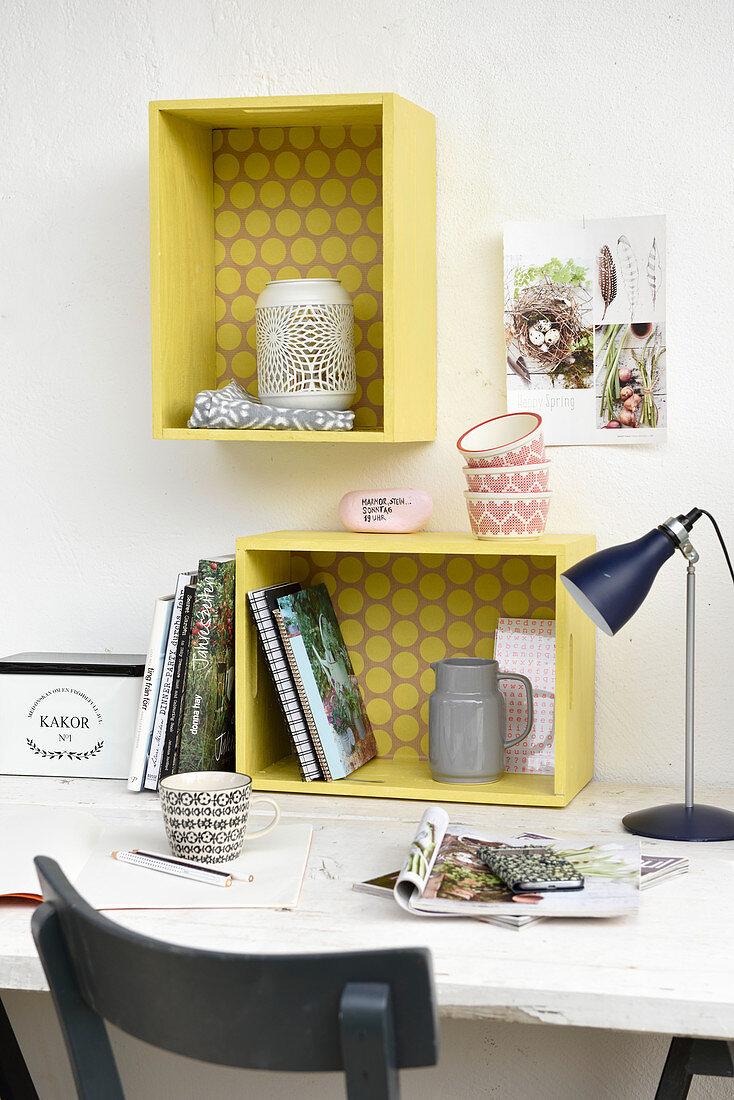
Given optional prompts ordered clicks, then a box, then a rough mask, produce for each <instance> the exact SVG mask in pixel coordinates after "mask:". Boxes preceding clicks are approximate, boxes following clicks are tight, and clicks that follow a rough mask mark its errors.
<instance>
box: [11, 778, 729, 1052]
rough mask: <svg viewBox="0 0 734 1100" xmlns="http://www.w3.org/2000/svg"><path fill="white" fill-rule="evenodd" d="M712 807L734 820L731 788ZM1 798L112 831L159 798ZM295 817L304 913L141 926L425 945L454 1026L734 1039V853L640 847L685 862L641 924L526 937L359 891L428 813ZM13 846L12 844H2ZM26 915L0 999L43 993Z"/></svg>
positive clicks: (647, 794) (45, 786)
mask: <svg viewBox="0 0 734 1100" xmlns="http://www.w3.org/2000/svg"><path fill="white" fill-rule="evenodd" d="M678 797H679V792H678V791H674V790H662V789H660V788H657V789H655V788H642V787H637V788H625V787H623V786H618V785H614V784H601V783H594V784H592V785H591V786H589V787H587V788H586V790H585V791H582V793H581V794H580V795H579V796H578V797H577V798H576V799H575V801H574V802H573V803H572V804H571V805H570V806H569V807H567V808H566V809H564V810H550V809H547V810H540V809H535V810H527V809H523V808H517V807H508V808H500V807H477V806H468V805H457V806H454V807H451V808H450V813H451V818H452V821H454V822H459V821H461V822H466V823H471V824H477V825H478V824H483V825H490V826H492V827H496V828H498V829H501V830H502V831H503V832H504V831H506V830H507V831H516V832H519V831H521V830H523V829H534V830H538V831H552V830H554V829H555V830H557V831H573V832H576V831H578V832H584V831H586V832H590V833H607V832H608V833H609V834H611V835H613V834H618V833H619V832H621V831H622V826H621V824H620V819H621V817H622V815H623V813H625V812H627V811H629V810H632V809H636V808H641V807H643V806H647V805H654V804H656V803H659V802H666V801H675V800H677V798H678ZM701 800H702V801H709V802H712V803H713V804H716V805H722V806H727V807H730V808H734V791H718V792H708V794H707V796H706V798H702V799H701ZM0 801H1V802H4V803H8V802H10V803H12V802H18V803H33V802H35V803H38V804H40V805H45V806H49V805H50V806H80V807H82V808H84V809H85V810H88V811H90V812H92V813H94V814H95V815H98V816H99V817H100V818H101V819H103V820H104V821H105V822H106V823H114V822H115V821H120V822H123V821H131V820H133V819H134V820H136V821H144V820H146V819H147V818H148V817H150V816H151V815H157V814H158V813H159V812H160V811H159V807H158V796H157V795H153V794H130V793H128V792H127V790H126V789H125V785H124V783H122V782H119V783H118V782H111V781H107V780H58V779H45V780H44V779H29V778H17V777H2V778H0ZM278 802H279V803H280V805H281V807H282V810H283V816H284V818H286V819H288V818H290V819H294V820H297V819H305V820H308V821H310V822H311V823H312V824H313V826H314V842H313V847H312V849H311V856H310V860H309V867H308V871H307V876H306V881H305V883H304V888H303V893H302V896H301V902H300V905H299V907H298V909H295V910H292V911H285V910H283V911H271V910H264V911H262V910H261V911H257V910H252V911H246V910H245V911H242V910H240V911H221V912H218V911H212V910H206V911H191V910H186V911H178V912H171V911H168V912H165V913H161V912H155V911H134V912H124V913H119V914H115V919H119V920H120V922H121V923H123V924H125V925H126V926H128V927H130V928H134V929H136V930H138V931H140V932H145V933H148V934H150V935H153V936H158V937H160V938H162V939H167V940H169V941H171V942H176V943H180V944H188V945H191V946H195V947H202V948H217V949H222V948H226V949H230V950H232V951H248V952H249V951H282V952H290V951H294V952H295V951H304V950H306V951H330V950H339V949H347V948H367V947H370V946H380V947H397V946H402V945H425V946H427V947H428V948H430V950H431V952H432V954H433V960H434V967H435V975H436V984H437V992H438V1001H439V1008H440V1012H441V1014H442V1015H443V1016H448V1017H455V1018H466V1019H471V1018H473V1019H477V1018H484V1019H493V1020H503V1021H514V1022H532V1023H550V1024H564V1025H569V1026H572V1027H597V1028H609V1029H617V1030H620V1031H635V1032H650V1033H662V1034H680V1035H690V1036H702V1037H710V1038H724V1039H731V1038H732V1037H734V946H733V945H732V938H731V933H730V926H731V920H732V913H733V912H734V873H733V872H734V843H733V844H718V845H706V844H690V845H685V844H669V843H667V842H666V843H663V842H655V841H643V845H644V846H645V847H646V848H647V850H650V851H652V850H658V851H666V852H671V851H672V852H675V853H678V854H685V855H687V856H688V857H689V859H690V861H691V870H690V872H689V873H688V874H687V875H683V876H681V877H679V878H676V879H673V880H671V881H670V882H667V883H663V884H662V885H659V886H655V887H653V888H652V889H651V890H650V891H649V892H646V893H645V894H643V895H642V897H641V899H640V900H641V908H640V913H639V915H638V916H636V917H632V918H625V919H622V918H619V919H614V920H585V921H571V920H554V921H544V922H542V923H540V924H537V925H535V926H531V927H528V928H525V929H523V930H520V931H512V930H508V929H504V928H498V927H494V926H492V925H486V924H480V923H478V922H475V921H472V920H470V919H461V920H448V919H429V918H418V917H413V916H410V915H409V914H407V913H404V912H403V911H402V910H400V909H399V908H398V906H397V905H395V904H393V903H392V902H391V901H390V899H389V898H385V899H383V898H379V897H372V896H369V895H364V894H359V893H355V892H354V891H353V890H352V883H353V882H355V881H357V880H359V879H365V878H369V877H372V876H374V875H377V874H380V873H382V872H386V871H390V870H393V869H395V868H396V867H398V866H399V864H400V862H401V859H402V856H403V854H404V852H405V851H406V848H407V846H408V844H409V843H410V840H411V838H412V835H413V830H414V827H415V823H416V822H417V820H418V819H419V817H420V815H421V813H422V805H421V803H419V802H412V803H411V802H398V801H389V800H382V799H379V800H372V799H355V798H338V797H333V798H326V797H321V796H308V795H283V796H279V797H278ZM2 842H3V844H5V843H12V838H2ZM31 911H32V910H31V909H30V907H29V906H28V905H27V904H14V903H4V904H3V905H2V906H0V988H2V989H19V990H43V989H46V988H47V986H46V983H45V979H44V976H43V972H42V970H41V966H40V963H39V961H38V957H37V955H36V952H35V948H34V945H33V941H32V938H31V933H30V926H29V925H30V914H31Z"/></svg>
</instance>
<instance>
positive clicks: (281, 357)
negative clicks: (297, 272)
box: [255, 279, 357, 409]
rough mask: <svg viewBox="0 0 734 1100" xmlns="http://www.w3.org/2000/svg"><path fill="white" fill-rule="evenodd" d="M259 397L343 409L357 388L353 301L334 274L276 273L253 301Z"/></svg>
mask: <svg viewBox="0 0 734 1100" xmlns="http://www.w3.org/2000/svg"><path fill="white" fill-rule="evenodd" d="M255 331H256V334H257V385H258V393H259V396H260V400H261V401H262V402H263V403H264V404H266V405H275V406H276V407H278V408H281V409H348V408H349V407H350V405H351V404H352V403H353V401H354V398H355V396H356V393H357V370H356V366H355V360H354V306H353V305H352V300H351V298H350V297H349V294H348V293H347V291H346V290H345V289H344V287H343V286H342V285H341V283H340V282H339V280H338V279H277V280H275V281H274V282H271V283H268V284H267V286H266V287H265V289H264V290H263V291H262V293H261V294H260V296H259V298H258V300H257V305H256V307H255Z"/></svg>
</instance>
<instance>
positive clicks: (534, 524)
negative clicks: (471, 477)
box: [464, 493, 553, 539]
mask: <svg viewBox="0 0 734 1100" xmlns="http://www.w3.org/2000/svg"><path fill="white" fill-rule="evenodd" d="M552 495H553V494H552V493H464V496H465V497H466V507H467V511H468V512H469V522H470V523H471V529H472V531H473V532H474V534H475V535H476V537H477V538H478V539H501V538H524V539H527V538H530V539H534V538H537V537H538V535H542V534H543V532H544V531H545V524H546V520H547V519H548V508H549V506H550V499H551V496H552Z"/></svg>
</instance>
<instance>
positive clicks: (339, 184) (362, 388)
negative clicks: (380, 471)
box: [150, 93, 436, 443]
mask: <svg viewBox="0 0 734 1100" xmlns="http://www.w3.org/2000/svg"><path fill="white" fill-rule="evenodd" d="M150 205H151V293H152V355H153V434H154V436H155V437H156V438H162V439H216V440H220V441H231V440H237V441H242V440H249V441H255V442H294V441H296V442H309V443H325V442H334V441H338V442H350V443H364V442H370V443H372V442H377V443H379V442H393V443H395V442H410V441H422V440H431V439H434V438H435V435H436V168H435V119H434V118H433V116H432V115H431V114H429V113H428V112H427V111H425V110H423V109H422V108H420V107H418V106H416V105H415V104H413V103H410V102H409V101H408V100H405V99H402V98H401V97H400V96H397V95H393V94H387V93H386V94H377V95H354V96H342V95H337V96H305V97H300V96H298V97H296V96H290V97H264V98H252V99H231V100H224V99H223V100H179V101H173V102H154V103H151V104H150ZM304 276H313V277H317V276H318V277H338V278H341V280H342V282H343V283H344V285H345V286H346V288H347V290H349V292H350V294H351V295H352V298H353V300H354V304H355V321H356V325H355V342H356V351H357V373H358V385H359V391H358V397H357V400H356V403H355V426H354V430H353V431H351V432H298V431H275V430H262V431H261V430H246V429H243V430H237V429H222V430H218V429H191V428H187V426H186V424H187V420H188V418H189V416H190V415H191V411H192V408H193V403H194V397H195V396H196V394H197V393H198V392H199V391H201V390H204V389H213V388H216V387H218V386H220V385H222V384H224V383H225V382H226V381H227V380H228V379H230V378H235V379H237V380H238V381H240V382H241V383H242V384H243V385H245V386H247V387H248V388H250V389H252V383H253V381H254V379H255V354H254V353H255V344H254V302H255V300H256V298H257V295H258V293H259V291H260V290H261V289H262V287H263V286H264V285H265V282H266V281H267V280H268V279H275V278H293V277H304Z"/></svg>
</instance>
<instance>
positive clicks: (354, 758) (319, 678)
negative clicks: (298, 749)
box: [274, 584, 377, 779]
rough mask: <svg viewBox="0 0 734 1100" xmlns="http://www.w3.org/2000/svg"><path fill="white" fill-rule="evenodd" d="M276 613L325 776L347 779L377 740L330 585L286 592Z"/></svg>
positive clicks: (371, 752) (371, 754)
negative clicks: (335, 608) (345, 640)
mask: <svg viewBox="0 0 734 1100" xmlns="http://www.w3.org/2000/svg"><path fill="white" fill-rule="evenodd" d="M274 614H275V618H276V620H277V622H278V626H279V627H280V633H281V638H282V640H283V646H284V648H285V652H286V655H287V657H288V660H289V662H290V666H291V672H292V673H293V679H294V681H295V684H296V688H297V689H298V694H299V697H300V700H301V706H302V707H303V712H304V714H305V716H306V722H307V724H308V728H309V730H310V732H311V739H312V741H313V745H314V748H315V749H316V752H317V755H318V757H319V762H320V764H321V767H322V768H323V771H324V778H325V779H344V778H345V777H346V776H347V775H349V773H350V772H353V771H354V770H355V768H359V767H360V766H361V765H362V764H366V763H367V762H368V761H369V760H371V759H372V758H373V757H374V756H376V755H377V743H376V741H375V735H374V733H373V732H372V726H371V724H370V720H369V717H368V716H367V711H366V709H365V705H364V700H363V698H362V692H361V691H360V687H359V683H358V682H357V677H356V676H355V675H354V669H353V668H352V661H351V658H350V656H349V651H348V650H347V647H346V644H345V642H344V637H343V635H342V632H341V629H340V627H339V623H338V621H337V618H336V615H335V613H334V607H333V605H332V603H331V599H330V597H329V593H328V591H327V589H326V586H325V585H323V584H317V585H314V586H313V587H312V588H306V589H302V590H301V591H297V592H295V593H292V594H291V595H287V596H280V597H279V598H278V610H277V611H275V612H274Z"/></svg>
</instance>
